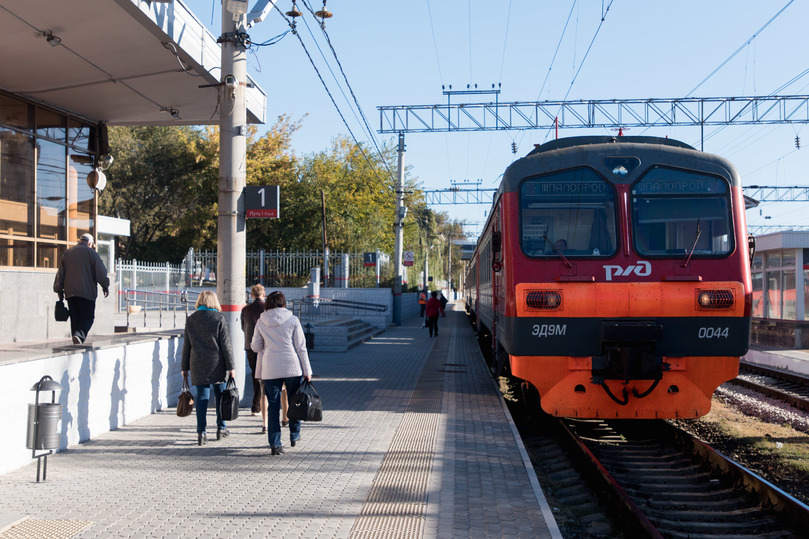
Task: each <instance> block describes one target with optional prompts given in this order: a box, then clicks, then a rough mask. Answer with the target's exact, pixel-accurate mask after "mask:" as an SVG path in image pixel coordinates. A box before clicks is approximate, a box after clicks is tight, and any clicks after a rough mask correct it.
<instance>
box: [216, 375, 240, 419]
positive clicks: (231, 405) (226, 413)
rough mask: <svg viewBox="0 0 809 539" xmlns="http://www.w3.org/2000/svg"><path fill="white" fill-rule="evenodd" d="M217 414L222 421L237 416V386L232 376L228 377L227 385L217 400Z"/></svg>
mask: <svg viewBox="0 0 809 539" xmlns="http://www.w3.org/2000/svg"><path fill="white" fill-rule="evenodd" d="M219 414H220V415H221V416H222V421H233V420H234V419H236V418H237V417H239V388H238V387H236V380H234V379H233V377H232V376H231V377H230V379H228V385H227V386H226V387H225V391H224V392H222V398H221V399H220V400H219Z"/></svg>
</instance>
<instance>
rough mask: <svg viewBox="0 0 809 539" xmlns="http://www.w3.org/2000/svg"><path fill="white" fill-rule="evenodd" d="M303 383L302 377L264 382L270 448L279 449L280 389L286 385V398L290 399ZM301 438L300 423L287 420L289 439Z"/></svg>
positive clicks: (294, 420)
mask: <svg viewBox="0 0 809 539" xmlns="http://www.w3.org/2000/svg"><path fill="white" fill-rule="evenodd" d="M301 383H303V376H293V377H292V378H276V379H274V380H264V393H266V394H267V441H269V442H270V446H271V447H281V445H282V444H281V420H280V419H279V417H280V415H281V399H282V398H283V396H282V395H281V388H282V387H283V386H284V384H286V386H287V398H288V399H289V398H291V397H292V396H293V395H294V394H295V392H297V391H298V388H299V387H301ZM300 437H301V422H300V421H298V420H296V419H290V420H289V439H290V441H291V440H296V441H297V440H299V439H300Z"/></svg>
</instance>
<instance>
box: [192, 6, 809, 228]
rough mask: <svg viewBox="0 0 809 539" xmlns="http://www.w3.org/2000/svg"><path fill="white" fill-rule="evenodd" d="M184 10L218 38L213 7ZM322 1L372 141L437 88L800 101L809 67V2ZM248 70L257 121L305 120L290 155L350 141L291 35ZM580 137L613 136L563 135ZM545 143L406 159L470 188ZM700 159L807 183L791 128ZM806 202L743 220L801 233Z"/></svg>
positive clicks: (722, 143)
mask: <svg viewBox="0 0 809 539" xmlns="http://www.w3.org/2000/svg"><path fill="white" fill-rule="evenodd" d="M184 1H185V3H186V4H187V5H188V6H189V7H190V8H191V10H192V11H193V12H194V13H195V14H196V15H197V17H199V19H200V20H201V21H202V22H203V23H204V24H205V25H206V26H208V27H209V29H210V30H211V31H212V32H213V33H214V35H217V36H218V35H219V22H220V9H221V7H220V6H221V2H220V0H184ZM308 2H309V5H310V6H311V7H312V9H313V10H314V11H317V10H318V9H320V8H321V7H322V0H320V1H317V0H308ZM253 4H254V0H251V1H250V5H251V6H252V5H253ZM278 6H279V7H280V8H281V9H282V10H283V11H285V12H286V11H289V9H290V8H291V6H292V0H280V1H279V2H278ZM298 6H299V10H300V11H302V12H303V13H304V14H305V16H304V17H303V18H304V19H305V20H306V24H304V23H303V22H299V24H298V31H299V34H300V36H301V39H302V40H303V43H304V45H305V46H306V48H307V49H308V51H309V54H311V55H312V58H313V59H314V60H315V64H316V65H317V68H318V69H319V70H320V73H321V75H322V76H323V78H324V80H325V81H326V83H327V85H328V86H329V91H330V92H331V94H332V96H334V99H335V101H336V102H337V105H338V106H339V108H340V110H341V111H342V113H343V115H344V116H345V118H346V120H347V122H348V124H349V127H350V128H351V130H352V131H353V133H354V134H355V136H356V138H357V140H359V141H360V142H363V143H367V144H369V145H371V147H373V145H372V144H371V142H370V136H369V135H368V134H367V132H366V130H365V129H364V126H363V125H362V122H361V119H360V118H359V115H358V114H357V113H356V107H355V106H354V103H353V99H352V98H351V94H350V93H349V91H348V89H347V87H346V85H345V83H344V81H343V78H342V75H341V73H340V71H339V67H338V65H337V62H336V61H335V60H334V57H333V55H332V53H331V50H330V49H329V46H328V44H327V43H326V40H325V39H324V38H323V34H322V32H321V30H320V28H319V26H318V23H317V22H316V21H315V20H314V19H313V18H312V17H311V16H310V15H309V12H308V10H307V9H305V7H304V6H303V2H302V0H300V1H299V3H298ZM327 7H328V9H329V11H331V12H332V13H333V15H334V16H333V18H331V19H329V20H327V21H326V32H327V33H328V35H329V39H330V41H331V44H332V45H333V47H334V50H335V51H336V53H337V57H338V59H339V61H340V63H341V65H342V68H343V70H344V72H345V74H346V76H347V78H348V81H349V83H350V85H351V89H352V90H353V92H354V94H355V95H356V97H357V100H358V101H359V103H360V105H361V107H362V110H363V112H364V114H365V117H366V118H367V121H368V124H369V125H370V127H371V129H372V130H374V136H375V137H376V138H377V141H378V143H379V144H382V143H389V144H394V143H395V137H394V136H391V135H381V134H379V133H377V132H376V131H377V130H378V129H379V111H378V110H377V107H378V106H386V105H388V106H389V105H427V104H437V103H443V102H445V100H446V98H445V96H444V95H442V89H441V86H442V85H445V86H447V85H450V84H451V85H452V86H453V88H454V89H459V88H464V87H466V85H467V84H478V86H479V87H481V88H483V87H487V88H488V87H491V85H492V84H499V85H501V94H500V101H502V102H512V101H522V102H525V101H536V100H552V101H557V100H563V99H568V100H577V99H637V98H676V97H686V96H692V97H715V96H720V97H730V96H750V95H769V94H772V93H773V92H775V91H776V90H778V89H779V88H782V87H783V89H781V90H779V91H778V94H779V95H804V94H809V75H805V76H802V77H799V75H801V74H802V73H803V72H804V71H805V70H807V69H808V68H809V54H808V53H809V46H808V43H809V40H808V39H807V34H809V30H807V27H806V24H807V22H808V21H809V2H800V1H794V0H793V1H792V2H790V0H776V1H772V2H762V1H760V0H759V1H748V0H734V1H730V0H723V1H718V0H717V1H704V0H703V1H692V0H679V1H678V2H653V1H650V0H614V1H612V2H611V1H610V0H603V1H602V0H578V1H576V2H574V1H573V0H555V1H544V2H543V1H538V0H533V1H531V0H494V1H493V0H488V1H484V0H411V1H406V2H393V1H389V0H376V1H357V0H354V1H350V2H346V1H342V0H330V1H329V2H328V4H327ZM607 7H609V9H608V10H607ZM782 9H783V12H782V13H781V14H780V15H778V16H777V17H776V18H775V19H774V20H772V21H771V22H769V21H770V20H771V19H773V17H774V16H775V15H776V14H777V13H778V12H779V11H781V10H782ZM605 12H606V13H605ZM602 19H603V21H602ZM298 20H299V21H301V19H298ZM768 22H769V24H767V23H768ZM765 25H766V28H764V29H763V30H762V27H764V26H765ZM287 29H288V25H287V23H286V21H285V20H284V19H283V18H282V17H281V16H279V14H278V13H275V12H273V13H270V14H269V15H268V17H267V19H266V20H265V21H264V22H262V23H259V24H258V25H256V26H255V27H253V28H252V29H250V30H249V34H250V36H251V38H252V41H253V42H254V43H261V42H263V41H266V40H268V39H270V38H272V37H274V36H277V35H279V34H281V33H282V32H284V31H286V30H287ZM313 36H314V38H313ZM318 46H319V49H318ZM321 51H322V55H323V56H325V57H326V59H327V60H328V66H327V64H326V62H325V61H324V59H323V56H321ZM734 53H735V54H734ZM723 64H724V65H723ZM720 66H722V67H721V69H718V70H717V68H719V67H720ZM329 67H331V70H332V71H333V73H334V75H335V76H336V78H337V79H338V80H339V82H340V84H341V86H338V84H337V82H335V77H333V76H332V72H331V71H330V70H329ZM248 72H249V73H250V75H251V76H252V77H253V78H254V79H255V80H256V81H257V82H258V84H259V85H260V86H261V87H262V88H263V89H264V91H265V92H266V93H267V96H268V99H267V110H268V113H267V120H268V123H270V124H271V123H272V122H274V120H275V118H277V117H278V116H279V115H281V114H289V115H290V116H291V118H292V119H299V118H301V117H303V116H304V115H306V118H305V119H304V120H303V128H302V129H301V130H300V131H299V132H298V133H297V134H296V136H295V137H294V139H293V148H294V151H295V153H297V154H299V155H304V154H307V153H311V152H317V151H321V150H325V149H327V148H329V146H330V144H331V140H332V139H333V138H334V137H335V136H338V135H348V129H347V128H346V126H345V124H344V123H343V121H342V120H341V119H340V116H339V114H338V113H337V111H336V109H335V107H334V105H333V104H332V102H331V100H330V99H329V96H328V94H327V92H326V90H325V89H324V88H323V85H322V83H321V82H320V80H319V79H318V77H317V75H316V73H315V69H314V68H313V67H312V65H311V63H310V61H309V59H308V58H307V56H306V53H305V52H304V49H303V47H302V46H301V42H300V41H299V40H298V38H297V37H295V36H294V35H292V34H291V33H290V34H287V35H286V36H285V37H284V38H283V39H281V40H280V41H279V42H278V43H277V44H275V45H272V46H267V47H260V48H255V49H253V50H252V51H251V52H249V54H248ZM714 72H715V73H714ZM712 73H713V74H712ZM796 77H797V80H795V79H796ZM706 78H707V80H706ZM703 81H704V82H703ZM790 81H792V82H791V83H790V84H789V85H787V86H786V87H784V85H785V84H787V83H788V82H790ZM700 83H702V84H700ZM341 87H342V91H341ZM344 95H345V96H347V98H346V97H344ZM641 131H643V130H641V129H638V128H636V129H633V130H631V131H628V132H627V133H626V134H628V135H639V134H644V135H655V136H668V137H671V138H675V139H679V140H682V141H684V142H686V143H689V144H692V145H694V146H696V147H699V145H700V131H699V128H697V127H688V128H683V127H680V128H672V129H664V128H655V129H649V130H646V131H643V132H642V133H641ZM587 134H611V132H608V131H607V130H604V129H598V130H584V129H570V130H563V131H561V132H560V136H578V135H587ZM796 136H798V137H800V138H801V149H800V150H798V149H796V147H795V137H796ZM804 136H805V137H806V138H805V140H804ZM550 138H553V134H552V133H549V132H548V131H525V132H522V131H513V132H497V133H491V132H481V133H449V134H447V133H424V134H408V135H406V145H407V153H406V154H405V163H406V164H407V165H409V166H410V167H411V170H410V174H411V176H413V177H415V178H417V180H418V181H419V182H420V183H421V185H422V187H423V188H424V189H430V190H432V189H445V188H448V187H450V186H451V184H450V182H451V181H455V182H463V181H465V180H471V181H477V180H481V181H482V184H481V186H482V187H486V188H494V187H496V186H497V185H498V183H499V179H498V178H499V176H500V174H502V173H503V171H504V170H505V168H506V167H507V166H508V164H509V163H510V162H511V161H512V160H513V159H514V158H515V156H514V154H512V152H511V145H512V143H515V144H517V149H518V152H517V157H519V156H522V155H525V154H526V153H528V152H529V151H530V150H531V148H532V147H533V144H535V143H542V142H546V141H547V140H549V139H550ZM705 151H708V152H711V153H716V154H718V155H721V156H723V157H726V158H728V159H730V160H731V161H732V162H733V163H734V164H735V165H736V167H737V169H738V170H739V172H740V173H741V175H742V179H743V182H744V185H781V186H789V185H809V129H805V126H804V125H801V124H794V125H782V126H732V127H725V128H723V129H720V130H719V131H718V132H717V133H713V130H708V129H706V140H705ZM806 206H807V205H806V203H796V202H781V203H765V204H762V206H761V207H760V208H759V209H755V210H751V211H749V212H748V225H750V226H755V225H803V226H807V225H809V211H807V207H806ZM433 209H435V210H438V211H444V212H446V213H448V214H449V215H450V217H452V218H455V219H458V220H465V221H467V222H468V223H470V225H469V226H467V227H466V230H467V232H468V233H469V234H470V235H472V236H474V235H475V234H476V233H477V232H478V231H479V229H480V225H482V224H483V222H484V221H485V212H486V211H487V210H488V209H489V208H488V207H487V206H483V205H472V206H448V205H442V206H434V207H433ZM766 216H769V217H770V219H765V217H766ZM474 223H479V225H478V226H476V225H475V224H474Z"/></svg>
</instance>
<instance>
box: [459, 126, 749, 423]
mask: <svg viewBox="0 0 809 539" xmlns="http://www.w3.org/2000/svg"><path fill="white" fill-rule="evenodd" d="M469 268H470V270H469V275H468V278H467V285H466V286H467V290H466V296H467V301H468V303H469V308H470V310H471V311H473V312H474V314H475V316H476V323H477V325H478V329H479V331H484V332H487V333H489V334H491V335H492V343H493V348H494V354H493V355H494V358H495V360H494V363H495V364H498V363H499V364H504V363H506V362H507V363H508V365H509V367H510V370H511V372H512V374H513V375H514V376H516V377H518V378H521V379H523V380H525V381H527V382H529V383H530V384H532V385H533V386H534V387H536V389H537V390H538V392H539V394H540V402H541V405H542V408H543V409H544V410H545V411H546V412H548V413H550V414H553V415H556V416H568V417H589V418H596V417H600V418H675V417H698V416H701V415H704V414H705V413H707V412H708V411H709V410H710V401H711V396H712V394H713V392H714V391H715V390H716V388H717V387H718V386H719V385H720V384H722V383H723V382H725V381H727V380H730V379H733V378H734V377H735V376H736V375H737V374H738V363H739V356H741V355H744V354H745V353H746V352H747V348H748V345H749V339H750V321H751V279H750V264H749V252H748V243H747V234H746V223H745V215H744V199H743V196H742V191H741V181H740V179H739V177H738V174H737V173H736V171H735V169H734V168H733V167H732V165H731V164H730V163H729V162H727V161H726V160H724V159H722V158H720V157H717V156H713V155H710V154H705V153H703V152H698V151H696V150H694V149H692V148H690V147H688V146H686V145H684V144H682V143H677V142H676V141H671V140H668V139H656V138H651V137H622V138H611V137H577V138H573V139H562V140H558V141H554V142H552V143H549V144H546V145H543V146H541V147H539V148H538V149H537V150H535V151H534V152H532V153H531V154H529V155H528V156H526V157H525V158H523V159H520V160H518V161H516V162H514V163H513V164H512V165H511V166H510V167H509V168H508V169H507V170H506V172H505V174H504V176H503V182H502V184H501V186H500V189H499V190H498V193H497V196H496V200H495V203H494V205H493V208H492V212H491V215H490V218H489V220H488V222H487V225H486V228H485V231H484V233H483V234H482V236H481V238H480V241H479V243H478V247H477V250H476V252H475V254H474V255H473V258H472V260H471V261H470V265H469ZM469 277H473V279H470V278H469Z"/></svg>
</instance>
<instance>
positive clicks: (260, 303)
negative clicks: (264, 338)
mask: <svg viewBox="0 0 809 539" xmlns="http://www.w3.org/2000/svg"><path fill="white" fill-rule="evenodd" d="M250 295H251V296H253V302H252V303H249V304H247V305H245V306H244V308H242V318H241V320H242V331H244V351H245V352H247V362H248V363H249V364H250V371H251V372H252V378H253V404H252V406H251V407H250V412H251V413H252V414H253V415H256V414H257V413H259V412H260V411H261V380H256V361H257V359H258V354H256V353H255V352H253V349H252V348H250V343H251V342H252V341H253V331H254V330H255V329H256V322H258V319H259V317H260V316H261V313H263V312H264V287H263V286H261V285H260V284H257V285H255V286H253V288H251V289H250Z"/></svg>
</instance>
